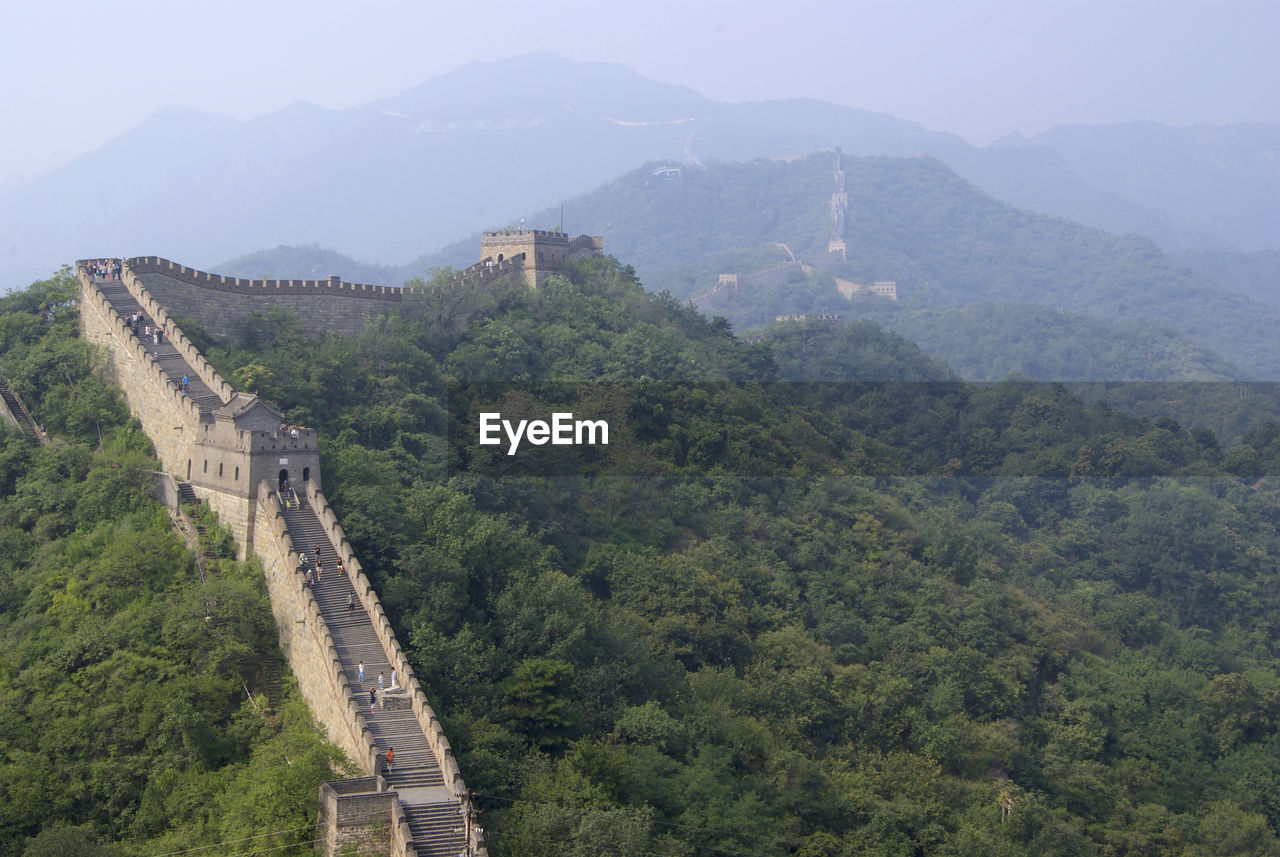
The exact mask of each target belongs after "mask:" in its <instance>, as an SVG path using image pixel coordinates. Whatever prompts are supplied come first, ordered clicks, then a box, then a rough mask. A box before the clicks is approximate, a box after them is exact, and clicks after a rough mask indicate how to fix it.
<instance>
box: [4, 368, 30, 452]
mask: <svg viewBox="0 0 1280 857" xmlns="http://www.w3.org/2000/svg"><path fill="white" fill-rule="evenodd" d="M0 399H4V404H5V407H7V408H8V409H9V413H11V414H13V418H14V419H15V420H17V421H18V427H19V428H21V429H22V431H23V433H24V434H29V435H31V436H32V437H40V429H38V428H37V427H36V423H35V420H33V419H31V414H29V413H27V409H26V407H25V406H24V405H23V404H22V400H21V399H19V398H18V394H17V393H15V392H13V390H11V389H9V382H8V380H7V379H5V378H0Z"/></svg>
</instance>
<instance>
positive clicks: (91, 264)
mask: <svg viewBox="0 0 1280 857" xmlns="http://www.w3.org/2000/svg"><path fill="white" fill-rule="evenodd" d="M85 265H86V266H87V267H88V268H89V273H90V274H92V275H93V278H94V279H95V280H115V281H119V280H120V269H121V268H122V267H123V263H122V262H121V261H120V260H119V259H90V260H88V261H87V262H86V263H85Z"/></svg>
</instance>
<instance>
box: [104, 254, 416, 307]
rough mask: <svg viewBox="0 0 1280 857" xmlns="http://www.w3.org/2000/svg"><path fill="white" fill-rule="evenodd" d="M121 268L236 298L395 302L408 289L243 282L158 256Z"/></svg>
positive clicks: (331, 282) (336, 280)
mask: <svg viewBox="0 0 1280 857" xmlns="http://www.w3.org/2000/svg"><path fill="white" fill-rule="evenodd" d="M125 265H127V266H128V267H129V268H131V269H133V270H134V271H135V272H136V273H139V274H163V275H164V276H166V277H169V278H171V279H174V280H177V281H178V282H182V283H187V284H188V285H192V286H199V287H200V288H205V289H216V290H217V291H223V292H232V293H235V294H239V295H248V296H258V297H268V296H270V295H272V294H306V293H312V294H317V295H338V296H346V297H358V298H367V299H370V300H382V301H391V302H395V301H399V300H400V299H401V298H402V297H403V296H404V294H405V292H407V291H412V289H406V288H402V287H400V286H371V285H366V284H364V283H348V282H346V281H344V280H342V279H341V278H340V277H338V276H337V275H334V276H331V277H329V278H328V279H325V280H246V279H244V278H242V277H224V276H222V275H221V274H210V273H208V272H207V271H200V270H197V269H196V268H188V267H187V266H186V265H179V264H178V263H176V262H171V261H170V260H168V259H165V258H162V257H160V256H135V257H133V258H131V259H126V260H125Z"/></svg>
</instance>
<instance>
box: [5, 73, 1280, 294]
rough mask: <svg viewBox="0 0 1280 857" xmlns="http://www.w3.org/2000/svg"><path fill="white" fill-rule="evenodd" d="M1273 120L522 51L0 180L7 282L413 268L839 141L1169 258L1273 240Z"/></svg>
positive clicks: (179, 127) (202, 125) (193, 117)
mask: <svg viewBox="0 0 1280 857" xmlns="http://www.w3.org/2000/svg"><path fill="white" fill-rule="evenodd" d="M1278 133H1280V132H1277V129H1276V128H1275V127H1273V126H1243V127H1232V128H1211V127H1205V126H1201V127H1197V128H1195V129H1169V128H1164V127H1163V126H1158V125H1134V126H1122V127H1119V128H1115V127H1103V128H1092V129H1090V128H1085V129H1055V131H1051V132H1048V133H1046V134H1043V135H1040V136H1038V137H1035V138H1033V139H1031V140H1020V139H1018V140H1015V139H1007V140H1004V141H1001V142H1000V144H998V145H993V146H990V147H987V148H977V147H974V146H971V145H969V144H968V143H966V142H965V141H964V140H962V139H960V138H959V137H955V136H952V135H949V134H943V133H939V132H935V131H930V130H928V129H925V128H923V127H921V126H920V125H918V124H916V123H912V122H907V121H903V120H900V119H897V118H895V117H893V116H889V115H886V114H877V113H871V112H867V111H862V110H856V109H852V108H848V107H842V106H837V105H833V104H828V103H822V102H817V101H808V100H798V99H797V100H784V101H769V102H758V103H739V104H727V103H718V102H714V101H711V100H709V99H706V98H704V97H702V96H701V95H699V94H698V93H696V92H693V91H692V90H689V89H686V88H683V87H679V86H673V85H669V84H663V83H657V82H654V81H651V80H647V79H645V78H643V77H641V76H640V75H638V74H636V73H635V72H633V71H631V70H629V69H627V68H625V67H622V66H619V65H611V64H601V63H577V62H571V61H568V60H564V59H561V58H558V57H555V56H551V55H547V54H532V55H527V56H523V57H517V58H514V59H509V60H503V61H499V62H491V63H472V64H469V65H467V66H464V67H463V68H460V69H458V70H457V71H455V72H452V73H450V74H447V75H444V76H441V77H438V78H435V79H432V80H430V81H427V82H426V83H424V84H422V85H420V86H418V87H415V88H413V89H410V90H408V91H406V92H404V93H401V94H400V95H398V96H395V97H392V98H387V99H383V100H381V101H375V102H372V103H369V104H366V105H363V106H360V107H356V108H351V109H346V110H327V109H322V108H319V107H316V106H314V105H310V104H304V103H299V104H295V105H293V106H291V107H288V108H286V109H283V110H281V111H278V112H276V113H272V114H269V115H266V116H262V117H259V118H257V119H253V120H250V121H247V122H241V121H236V120H232V119H228V118H225V117H221V116H214V115H210V114H206V113H200V112H198V111H194V110H188V109H183V108H169V109H166V110H162V111H160V112H158V113H157V114H155V115H154V116H152V117H151V118H149V119H148V120H146V121H145V122H143V123H142V124H140V125H139V126H137V127H136V128H134V129H133V130H131V131H129V132H128V133H126V134H123V135H121V136H120V137H117V138H116V139H114V140H112V141H110V142H109V143H107V144H106V145H103V146H101V147H100V148H98V149H95V150H93V151H91V152H89V153H87V154H85V155H83V156H81V157H79V158H76V159H75V160H74V161H72V162H70V163H69V164H67V165H65V166H64V167H62V168H60V169H57V170H54V171H52V172H49V173H47V174H45V175H43V176H41V177H39V178H37V179H35V180H33V181H31V182H29V183H27V184H24V185H21V186H19V187H16V188H15V187H10V188H8V189H5V190H2V191H0V235H3V241H2V242H0V287H12V286H16V285H22V284H25V283H26V282H28V281H29V280H31V279H33V278H35V277H39V276H44V275H46V274H47V273H48V272H49V271H50V270H52V269H53V268H54V267H56V266H57V265H58V264H60V263H63V262H66V261H69V260H71V259H73V258H77V257H85V256H93V255H98V254H108V253H110V254H125V255H131V254H148V253H156V254H160V255H165V256H168V257H171V258H175V259H179V260H182V261H183V262H186V263H188V264H192V265H195V266H201V267H206V268H207V267H212V266H214V265H216V264H218V263H220V262H222V261H224V260H226V259H230V258H232V257H237V256H241V255H243V254H246V253H249V252H252V251H254V250H258V249H261V248H265V247H272V246H276V245H282V244H283V245H306V244H313V243H314V244H319V245H322V246H324V247H332V248H334V249H336V250H339V251H341V252H342V253H344V254H347V255H349V256H352V257H355V258H359V259H363V260H366V261H373V262H378V261H381V262H384V263H396V264H403V263H404V262H406V261H407V260H409V259H413V258H415V257H417V256H419V255H420V254H422V253H424V252H428V251H432V250H434V249H437V248H440V247H442V246H444V245H446V244H448V243H449V242H451V241H455V240H457V239H459V238H460V237H462V236H464V235H469V234H472V233H474V232H476V231H478V230H480V229H484V228H492V227H495V226H500V225H504V224H509V223H514V222H515V221H516V220H517V219H518V218H519V217H520V216H521V214H524V213H527V212H529V211H532V210H534V209H536V208H542V207H545V206H547V205H550V204H554V203H556V202H557V201H559V200H564V199H568V198H570V197H573V196H574V195H576V194H581V193H584V192H586V191H589V190H591V189H592V188H595V187H597V186H599V185H601V184H603V183H605V182H608V181H609V180H611V179H613V178H615V177H617V176H619V175H621V174H622V173H624V172H626V171H628V170H630V169H633V168H635V167H636V166H637V165H638V164H641V163H644V162H646V161H652V160H666V161H673V162H677V163H683V164H687V165H690V166H694V165H699V164H706V163H711V162H715V161H727V160H744V159H751V158H756V157H778V156H788V155H795V154H802V153H806V152H811V151H814V150H816V149H818V148H821V147H824V146H832V145H838V146H841V147H843V149H844V151H845V152H847V153H849V154H851V155H873V154H887V155H915V154H918V153H921V152H928V153H929V154H931V155H933V156H934V157H937V158H939V159H940V160H942V161H943V162H945V163H946V164H947V165H948V166H950V167H951V169H953V170H955V172H956V173H958V174H959V175H960V176H962V177H964V178H966V179H968V180H969V181H972V182H973V183H974V184H976V185H978V186H979V187H981V188H983V189H984V190H986V191H987V192H988V193H990V194H991V195H992V196H994V197H996V198H998V199H1002V200H1005V201H1007V202H1010V203H1012V204H1014V205H1017V206H1020V207H1024V208H1030V209H1032V210H1036V211H1041V212H1045V213H1048V214H1055V215H1060V216H1064V217H1069V218H1072V219H1074V220H1078V221H1080V222H1082V223H1086V224H1089V225H1095V226H1099V227H1101V228H1105V229H1108V230H1110V231H1114V232H1121V233H1123V232H1136V233H1138V234H1142V235H1146V236H1148V237H1151V238H1152V239H1154V240H1156V241H1158V242H1159V243H1160V244H1161V246H1163V247H1165V248H1166V249H1170V250H1178V251H1209V250H1216V251H1224V250H1232V249H1245V250H1263V249H1273V250H1274V249H1280V238H1273V237H1271V236H1277V235H1280V230H1278V229H1277V228H1276V226H1277V224H1280V178H1278V177H1277V174H1276V170H1275V161H1274V160H1270V158H1273V157H1274V151H1275V141H1276V139H1277V135H1278ZM1116 147H1119V149H1120V150H1119V151H1117V150H1116ZM1157 163H1158V164H1159V165H1160V168H1159V170H1158V171H1153V170H1152V169H1151V167H1152V165H1153V164H1157ZM1241 188H1244V189H1246V190H1247V194H1245V195H1244V196H1241V193H1242V191H1241ZM572 223H573V221H572V218H570V220H569V223H568V224H566V226H567V227H571V226H572ZM548 225H553V224H548ZM275 273H285V272H275Z"/></svg>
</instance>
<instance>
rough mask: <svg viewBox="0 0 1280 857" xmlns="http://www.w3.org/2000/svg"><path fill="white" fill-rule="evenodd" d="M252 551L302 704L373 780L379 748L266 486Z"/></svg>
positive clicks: (261, 491)
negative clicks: (303, 703) (263, 580)
mask: <svg viewBox="0 0 1280 857" xmlns="http://www.w3.org/2000/svg"><path fill="white" fill-rule="evenodd" d="M251 547H252V549H253V552H254V553H256V554H257V555H258V557H259V558H260V559H261V560H262V570H263V572H264V574H265V576H266V580H267V591H268V593H269V594H270V596H271V610H272V612H273V613H274V614H275V619H276V627H277V628H278V629H279V631H280V647H281V648H282V649H283V650H284V652H285V655H286V656H287V657H288V659H289V667H290V669H292V670H293V674H294V676H295V677H296V678H297V680H298V690H299V692H300V693H301V694H302V698H303V699H304V700H305V701H306V703H307V707H308V708H310V709H311V713H312V715H314V716H315V718H316V720H318V721H319V722H320V723H321V725H323V726H324V728H325V731H326V733H327V734H328V737H329V740H330V741H332V742H333V743H334V744H337V745H338V746H339V747H341V748H342V750H343V751H344V752H345V753H346V754H347V755H348V756H350V757H351V759H352V760H353V761H354V762H355V763H356V764H357V765H359V766H360V770H361V771H363V772H364V773H365V774H366V775H367V776H375V775H377V772H378V756H379V754H378V746H377V744H376V743H375V742H374V740H373V735H372V733H370V731H369V727H368V724H367V723H366V722H365V718H364V709H363V708H361V706H360V705H359V703H357V702H356V700H355V696H354V694H353V693H352V690H351V687H350V685H349V683H348V682H347V677H346V674H345V673H344V672H343V670H342V661H341V660H340V659H339V657H338V650H337V647H336V646H335V645H334V642H333V637H332V636H331V635H330V633H329V626H328V624H327V623H326V622H325V620H324V616H323V615H322V614H321V612H320V605H319V604H317V603H316V600H315V597H314V596H313V595H312V594H311V589H310V588H309V587H308V586H307V585H306V581H305V579H304V577H303V574H302V572H301V571H300V570H299V568H298V562H297V556H298V551H297V549H296V548H295V546H294V544H293V540H292V539H290V538H289V533H288V528H287V527H286V526H285V522H284V515H283V514H282V513H281V511H280V506H279V503H278V502H277V499H276V492H275V491H274V490H273V489H272V487H271V485H270V484H269V483H267V482H265V481H264V482H263V483H262V484H261V485H260V486H259V488H258V503H257V504H256V508H255V516H254V530H253V542H252V545H251Z"/></svg>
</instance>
